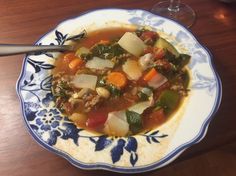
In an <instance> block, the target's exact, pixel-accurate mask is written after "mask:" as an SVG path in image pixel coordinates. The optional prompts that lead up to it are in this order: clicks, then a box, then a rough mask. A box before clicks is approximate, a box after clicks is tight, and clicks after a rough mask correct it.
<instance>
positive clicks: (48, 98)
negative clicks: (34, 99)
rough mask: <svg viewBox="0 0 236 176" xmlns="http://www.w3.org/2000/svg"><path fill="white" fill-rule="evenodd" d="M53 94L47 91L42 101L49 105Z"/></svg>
mask: <svg viewBox="0 0 236 176" xmlns="http://www.w3.org/2000/svg"><path fill="white" fill-rule="evenodd" d="M53 99H54V98H53V95H52V93H51V92H50V93H47V94H46V97H45V98H43V99H42V103H43V104H44V105H45V106H46V107H49V105H50V103H51V102H52V101H53Z"/></svg>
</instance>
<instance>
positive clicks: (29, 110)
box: [24, 102, 40, 121]
mask: <svg viewBox="0 0 236 176" xmlns="http://www.w3.org/2000/svg"><path fill="white" fill-rule="evenodd" d="M39 107H40V106H39V105H38V104H36V103H33V102H25V103H24V109H25V114H26V117H27V120H28V121H33V120H34V119H35V117H36V112H37V109H38V108H39Z"/></svg>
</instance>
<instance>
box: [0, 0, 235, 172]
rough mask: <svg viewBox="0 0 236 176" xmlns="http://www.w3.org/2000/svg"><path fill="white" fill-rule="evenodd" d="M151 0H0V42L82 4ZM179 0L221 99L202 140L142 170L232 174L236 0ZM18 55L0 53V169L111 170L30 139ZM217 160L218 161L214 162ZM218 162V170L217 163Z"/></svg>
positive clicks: (34, 35)
mask: <svg viewBox="0 0 236 176" xmlns="http://www.w3.org/2000/svg"><path fill="white" fill-rule="evenodd" d="M183 1H184V0H183ZM156 2H157V0H146V1H144V0H143V1H141V0H128V1H127V0H112V1H111V0H100V1H93V0H86V1H82V0H66V1H63V0H40V1H39V0H37V1H36V0H11V1H7V0H0V8H1V10H0V43H34V42H35V41H36V40H37V39H38V38H39V37H40V36H42V35H43V34H44V33H46V32H47V31H49V30H51V29H52V28H54V27H55V25H56V24H58V23H59V22H61V21H62V20H65V19H67V18H70V17H73V16H77V15H80V14H81V13H83V12H85V11H87V10H92V9H95V8H107V7H117V8H142V9H147V10H149V9H150V8H151V7H152V6H153V5H154V4H155V3H156ZM184 2H186V3H187V4H189V5H190V6H191V7H192V8H193V9H194V10H195V11H196V13H197V21H196V23H195V24H194V26H193V27H192V28H191V30H192V32H193V33H194V34H195V35H196V37H197V38H198V39H199V41H200V42H201V43H203V44H204V45H206V46H207V47H208V48H209V50H210V51H211V52H212V53H213V55H214V60H213V62H214V63H215V66H216V70H217V71H218V73H219V75H220V77H221V79H222V83H223V98H222V103H221V107H220V109H219V111H218V112H217V114H216V115H215V118H214V120H213V121H212V123H211V124H210V126H209V130H208V133H207V135H206V137H205V138H204V140H203V141H201V142H200V143H199V144H196V145H195V146H193V147H191V148H190V149H188V150H187V151H185V152H184V153H183V154H182V155H181V156H180V157H179V158H178V159H177V160H176V161H174V162H173V163H172V164H170V165H169V166H167V167H164V168H162V169H160V170H156V171H152V172H149V173H146V175H161V174H163V175H185V174H187V173H189V175H194V174H196V175H198V174H199V175H204V174H206V175H209V173H210V175H211V174H212V175H213V174H214V175H230V174H232V175H234V174H233V173H234V172H233V170H235V168H236V162H235V159H236V153H235V149H236V147H235V141H236V130H235V129H236V115H235V108H236V5H235V4H229V5H227V4H224V3H221V2H219V1H217V0H198V1H194V0H188V1H187V0H186V1H184ZM23 57H24V55H18V56H11V57H2V58H0V125H1V127H0V175H1V176H13V175H17V176H18V175H24V176H27V175H35V176H36V175H116V174H115V173H111V172H107V171H84V170H81V169H77V168H75V167H74V166H72V165H71V164H70V163H68V162H67V161H66V160H65V159H63V158H61V157H59V156H57V155H54V154H52V153H50V152H48V151H47V150H45V149H43V148H42V147H41V146H39V145H38V144H37V143H36V142H35V141H34V140H33V139H32V137H31V136H30V135H29V133H28V132H27V129H26V127H25V124H24V122H23V120H22V114H21V110H20V103H19V100H18V97H17V95H16V91H15V84H16V80H17V78H18V76H19V73H20V70H21V65H22V60H23ZM228 146H229V147H228ZM219 151H225V152H226V155H227V156H226V155H224V156H223V155H221V154H222V153H221V154H219ZM208 156H209V157H208ZM218 157H220V158H221V159H222V160H221V159H219V158H218ZM223 159H224V160H223ZM206 160H208V161H206ZM220 161H221V162H222V163H220V164H217V162H220ZM222 164H223V166H222V168H223V170H222V169H219V165H222ZM231 171H232V172H231ZM117 175H118V174H117ZM142 175H145V174H142Z"/></svg>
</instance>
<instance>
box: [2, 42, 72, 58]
mask: <svg viewBox="0 0 236 176" xmlns="http://www.w3.org/2000/svg"><path fill="white" fill-rule="evenodd" d="M72 50H73V47H72V46H70V45H35V46H32V45H13V44H0V56H9V55H15V54H23V53H26V54H34V53H37V52H40V51H50V52H52V51H72Z"/></svg>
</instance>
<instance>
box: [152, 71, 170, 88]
mask: <svg viewBox="0 0 236 176" xmlns="http://www.w3.org/2000/svg"><path fill="white" fill-rule="evenodd" d="M167 81H168V79H167V78H166V77H165V76H163V75H162V74H161V73H158V74H157V75H155V76H154V77H153V78H152V79H151V80H150V81H148V85H149V86H150V87H152V88H154V89H157V88H159V87H161V86H162V85H163V84H165V83H166V82H167Z"/></svg>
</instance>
